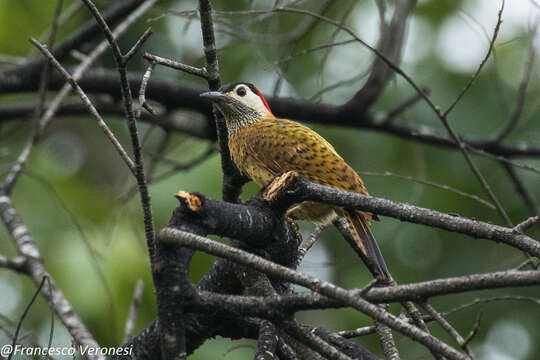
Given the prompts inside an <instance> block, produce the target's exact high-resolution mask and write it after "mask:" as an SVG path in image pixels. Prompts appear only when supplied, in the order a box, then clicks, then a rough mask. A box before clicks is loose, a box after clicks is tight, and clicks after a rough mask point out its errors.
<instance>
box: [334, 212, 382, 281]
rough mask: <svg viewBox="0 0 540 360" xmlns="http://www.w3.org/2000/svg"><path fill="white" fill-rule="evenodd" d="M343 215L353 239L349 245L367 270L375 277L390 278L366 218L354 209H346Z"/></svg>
mask: <svg viewBox="0 0 540 360" xmlns="http://www.w3.org/2000/svg"><path fill="white" fill-rule="evenodd" d="M344 217H345V219H346V220H347V222H348V223H349V228H350V234H351V237H352V240H353V241H354V243H351V245H352V246H353V248H354V249H355V251H356V252H357V253H359V255H360V256H361V257H362V260H364V262H365V263H366V264H367V266H368V268H369V270H370V271H371V272H372V273H373V274H374V275H375V276H376V277H382V278H383V279H390V272H389V271H388V267H387V266H386V263H385V262H384V258H383V256H382V253H381V250H380V249H379V246H378V245H377V241H376V240H375V237H374V236H373V234H372V233H371V230H370V229H369V225H368V222H367V221H368V220H367V219H366V218H365V216H364V215H363V214H362V213H361V212H359V211H355V210H346V211H345V212H344Z"/></svg>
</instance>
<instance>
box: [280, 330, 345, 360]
mask: <svg viewBox="0 0 540 360" xmlns="http://www.w3.org/2000/svg"><path fill="white" fill-rule="evenodd" d="M281 329H282V330H283V331H285V332H286V333H287V334H289V335H290V336H291V337H293V338H295V339H296V340H298V341H299V342H301V343H303V344H304V345H306V346H307V347H308V348H310V349H313V350H315V351H316V352H318V353H319V354H320V355H322V356H323V357H324V359H332V360H352V359H351V358H350V357H349V356H347V355H345V354H343V353H342V352H341V351H339V350H338V349H336V348H335V347H333V346H332V345H330V344H328V343H327V342H326V341H324V340H322V339H321V338H320V337H318V336H317V335H315V334H313V333H312V332H309V331H305V330H304V329H302V327H300V326H299V325H298V323H297V322H296V321H284V322H283V325H282V326H281Z"/></svg>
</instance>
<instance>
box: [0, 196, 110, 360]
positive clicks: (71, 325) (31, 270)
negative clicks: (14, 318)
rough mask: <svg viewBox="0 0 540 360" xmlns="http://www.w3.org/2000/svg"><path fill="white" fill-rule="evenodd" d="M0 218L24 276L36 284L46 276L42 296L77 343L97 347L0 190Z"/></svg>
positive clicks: (91, 357) (89, 356)
mask: <svg viewBox="0 0 540 360" xmlns="http://www.w3.org/2000/svg"><path fill="white" fill-rule="evenodd" d="M0 218H1V219H2V222H3V223H4V226H5V227H6V229H7V231H8V233H9V234H10V236H11V239H12V241H13V243H14V245H15V247H16V248H17V251H18V253H19V254H20V255H21V256H24V257H25V259H26V261H27V268H28V276H29V277H30V278H31V279H32V281H33V282H34V284H35V285H36V286H39V285H40V284H41V282H42V281H43V279H44V278H48V279H49V281H48V282H47V287H48V291H45V292H43V293H42V295H43V297H44V298H45V300H47V302H48V303H49V306H50V307H51V308H52V309H54V311H55V313H56V314H57V316H58V317H59V318H60V320H61V321H62V324H63V325H64V326H65V328H66V329H67V331H68V332H69V334H70V335H71V337H72V338H73V339H74V341H75V342H76V343H77V344H78V345H81V346H87V347H89V348H98V347H99V345H98V344H97V342H96V341H95V340H94V339H93V337H92V335H91V334H90V332H89V331H88V329H87V328H86V326H85V325H84V323H83V322H82V320H81V319H80V318H79V316H78V315H77V314H76V312H75V310H74V309H73V307H72V306H71V304H70V303H69V301H68V300H67V299H66V298H65V296H64V294H63V293H62V292H61V291H60V289H58V287H57V286H56V284H55V282H54V280H53V278H52V276H51V274H49V272H48V271H47V270H46V269H45V267H44V266H43V262H42V260H41V255H40V253H39V250H38V248H37V247H36V245H35V242H34V239H33V238H32V236H31V235H30V233H29V231H28V229H27V227H26V225H24V224H23V223H22V221H21V219H20V217H19V215H18V214H17V211H16V210H15V208H14V207H13V205H12V203H11V200H10V199H9V197H8V196H6V195H5V194H3V193H1V192H0ZM87 355H88V356H87V357H88V358H89V359H101V357H100V356H98V355H96V356H93V355H90V354H87Z"/></svg>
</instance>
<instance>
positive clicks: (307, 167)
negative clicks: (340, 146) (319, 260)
mask: <svg viewBox="0 0 540 360" xmlns="http://www.w3.org/2000/svg"><path fill="white" fill-rule="evenodd" d="M229 149H230V151H231V156H232V158H233V161H234V162H235V164H236V165H237V167H238V169H239V170H240V171H241V172H242V173H244V174H245V175H247V176H248V177H249V178H251V179H252V180H253V181H255V182H256V183H257V184H258V185H260V186H265V185H267V184H268V183H269V182H270V181H272V180H273V179H274V178H275V177H276V176H279V175H281V174H283V173H285V172H287V171H292V170H294V171H298V172H299V173H301V174H302V175H303V176H304V177H305V178H306V179H308V180H310V181H313V182H316V183H319V184H323V185H327V186H330V187H334V188H338V189H343V190H347V191H354V192H359V193H362V194H367V191H366V189H365V187H364V183H363V182H362V179H361V178H360V176H358V174H356V172H355V171H354V170H353V169H352V168H351V167H350V166H349V165H347V163H346V162H345V161H344V160H343V158H342V157H341V156H339V155H338V153H337V152H336V150H335V149H334V147H333V146H332V145H331V144H330V143H329V142H328V141H326V140H325V139H324V138H323V137H322V136H320V135H319V134H317V133H316V132H315V131H313V130H311V129H310V128H308V127H306V126H304V125H301V124H299V123H296V122H294V121H290V120H285V119H278V118H275V117H266V118H262V119H260V120H259V121H257V122H255V123H253V124H250V125H249V126H246V127H244V128H241V129H239V130H237V131H236V132H235V133H233V134H231V136H230V138H229ZM335 210H336V208H334V207H332V206H329V205H324V204H319V203H303V204H300V205H299V206H296V207H294V208H292V209H291V210H290V211H289V215H291V216H293V217H294V218H296V219H299V220H308V221H311V222H314V223H318V224H328V223H329V222H330V221H332V220H333V219H334V217H335V215H336V212H335ZM338 212H339V210H338ZM365 217H366V218H367V219H366V220H368V219H369V217H370V216H369V214H365Z"/></svg>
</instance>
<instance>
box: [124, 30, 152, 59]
mask: <svg viewBox="0 0 540 360" xmlns="http://www.w3.org/2000/svg"><path fill="white" fill-rule="evenodd" d="M151 35H152V29H151V28H148V29H146V30H145V32H144V33H143V34H142V35H141V37H140V38H139V40H137V42H135V44H134V45H133V46H132V47H131V49H129V51H128V52H127V53H126V54H125V55H124V62H125V63H126V64H127V63H129V62H130V61H131V58H132V57H133V55H135V54H136V53H137V51H139V49H140V48H141V47H142V46H143V45H144V43H145V42H146V40H148V38H149V37H150V36H151Z"/></svg>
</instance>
